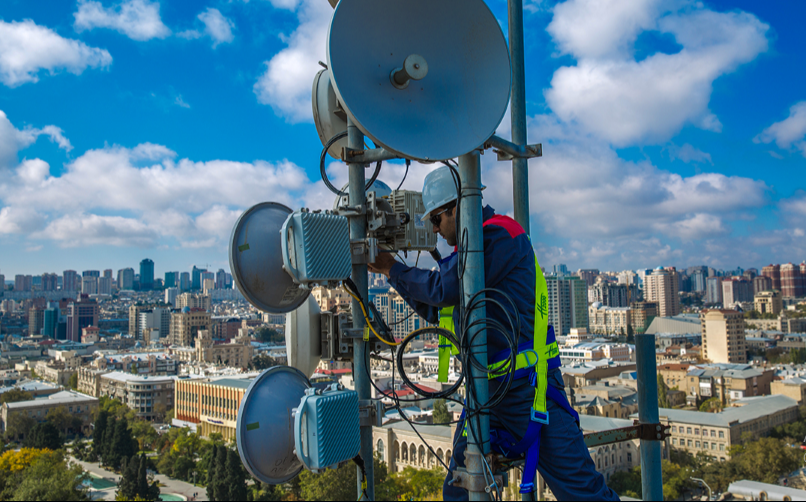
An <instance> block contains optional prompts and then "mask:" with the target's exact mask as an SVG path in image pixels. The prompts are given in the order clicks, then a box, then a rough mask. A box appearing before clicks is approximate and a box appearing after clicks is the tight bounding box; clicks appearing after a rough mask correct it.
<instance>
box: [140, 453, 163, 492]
mask: <svg viewBox="0 0 806 502" xmlns="http://www.w3.org/2000/svg"><path fill="white" fill-rule="evenodd" d="M137 494H138V495H139V496H140V497H142V498H143V499H145V500H159V497H160V487H159V485H158V484H157V482H156V481H154V482H152V483H151V484H149V482H148V459H147V458H146V457H145V455H140V462H139V465H138V467H137Z"/></svg>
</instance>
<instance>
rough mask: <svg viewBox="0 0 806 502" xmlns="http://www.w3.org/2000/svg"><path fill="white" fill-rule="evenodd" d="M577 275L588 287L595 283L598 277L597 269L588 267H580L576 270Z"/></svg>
mask: <svg viewBox="0 0 806 502" xmlns="http://www.w3.org/2000/svg"><path fill="white" fill-rule="evenodd" d="M577 275H578V276H579V278H580V279H582V280H583V281H585V284H587V285H588V287H591V286H593V285H594V284H595V283H596V278H597V277H599V269H596V268H589V269H584V268H581V269H579V270H577Z"/></svg>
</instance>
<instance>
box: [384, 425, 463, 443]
mask: <svg viewBox="0 0 806 502" xmlns="http://www.w3.org/2000/svg"><path fill="white" fill-rule="evenodd" d="M383 428H384V429H394V430H399V431H408V432H412V433H413V432H414V431H413V430H412V428H411V426H410V425H409V424H408V423H407V422H402V421H401V422H392V423H388V424H385V425H384V426H383ZM417 432H419V433H420V434H422V435H423V436H438V437H441V438H444V439H447V440H448V441H450V440H452V439H453V434H452V427H450V426H448V425H426V424H417Z"/></svg>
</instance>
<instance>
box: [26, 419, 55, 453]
mask: <svg viewBox="0 0 806 502" xmlns="http://www.w3.org/2000/svg"><path fill="white" fill-rule="evenodd" d="M62 444H64V441H63V439H62V435H61V434H59V429H57V428H56V426H54V425H53V424H52V423H50V422H42V423H39V424H36V425H34V426H33V427H32V428H31V432H30V434H28V437H26V438H25V446H26V447H28V448H37V449H40V450H42V449H48V450H58V449H59V448H61V447H62Z"/></svg>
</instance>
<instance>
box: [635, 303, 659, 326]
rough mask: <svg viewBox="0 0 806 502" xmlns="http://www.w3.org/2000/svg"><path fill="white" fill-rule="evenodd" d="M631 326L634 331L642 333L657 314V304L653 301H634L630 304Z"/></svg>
mask: <svg viewBox="0 0 806 502" xmlns="http://www.w3.org/2000/svg"><path fill="white" fill-rule="evenodd" d="M630 309H631V310H630V314H631V315H632V320H631V323H632V327H633V329H634V330H635V332H636V333H644V332H645V331H646V329H647V328H648V327H649V325H650V324H652V321H653V319H655V318H656V317H657V316H658V304H657V303H655V302H635V303H631V304H630Z"/></svg>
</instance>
